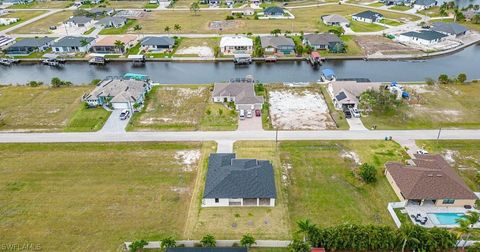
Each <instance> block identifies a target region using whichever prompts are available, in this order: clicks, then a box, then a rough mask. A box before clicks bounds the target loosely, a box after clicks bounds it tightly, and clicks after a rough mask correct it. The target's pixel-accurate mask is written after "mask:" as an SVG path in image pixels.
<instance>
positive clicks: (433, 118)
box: [362, 83, 480, 129]
mask: <svg viewBox="0 0 480 252" xmlns="http://www.w3.org/2000/svg"><path fill="white" fill-rule="evenodd" d="M479 87H480V84H474V83H472V84H458V85H453V84H452V85H438V86H427V85H411V86H407V89H408V90H409V91H410V93H411V97H412V100H411V102H410V103H411V104H409V105H406V106H404V107H403V108H401V109H399V110H398V111H396V113H393V114H385V115H369V116H365V117H362V121H363V123H364V124H365V126H366V127H367V128H371V127H372V126H373V125H377V129H438V128H478V127H480V109H479V108H478V106H477V102H476V97H477V96H478V95H479V94H480V89H479Z"/></svg>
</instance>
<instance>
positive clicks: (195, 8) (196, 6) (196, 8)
mask: <svg viewBox="0 0 480 252" xmlns="http://www.w3.org/2000/svg"><path fill="white" fill-rule="evenodd" d="M190 11H191V12H193V14H194V15H195V16H196V15H197V13H198V12H199V11H200V5H199V4H198V2H193V3H192V4H191V5H190Z"/></svg>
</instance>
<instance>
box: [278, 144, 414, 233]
mask: <svg viewBox="0 0 480 252" xmlns="http://www.w3.org/2000/svg"><path fill="white" fill-rule="evenodd" d="M279 149H280V153H279V155H280V159H281V172H282V186H283V188H284V190H286V191H287V198H288V210H289V213H290V220H291V224H292V228H294V227H296V224H295V223H296V222H297V221H298V220H300V219H305V218H308V219H310V220H311V221H313V222H314V223H317V224H319V225H321V226H327V225H337V224H339V223H343V222H350V223H363V224H387V225H388V224H392V225H393V222H392V220H391V217H390V215H389V214H388V211H387V208H386V206H387V203H388V202H391V201H396V200H397V197H396V196H395V193H394V192H393V190H392V189H391V187H390V185H389V184H388V182H387V180H386V178H385V176H384V175H383V171H384V166H383V165H384V163H385V162H386V161H401V160H403V159H404V158H405V156H406V154H405V152H404V151H403V150H402V148H401V147H400V146H399V145H398V144H396V143H395V142H386V141H385V142H384V141H284V142H281V143H280V147H279ZM360 163H369V164H372V165H375V167H377V171H378V172H377V178H378V181H377V182H376V183H375V184H373V185H368V184H364V183H363V182H362V181H361V180H360V179H359V178H358V177H357V176H356V175H355V170H356V169H357V167H358V166H359V164H360Z"/></svg>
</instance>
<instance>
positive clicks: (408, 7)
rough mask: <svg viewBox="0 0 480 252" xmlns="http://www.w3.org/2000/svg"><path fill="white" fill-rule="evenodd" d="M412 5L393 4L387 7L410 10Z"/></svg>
mask: <svg viewBox="0 0 480 252" xmlns="http://www.w3.org/2000/svg"><path fill="white" fill-rule="evenodd" d="M411 8H412V7H411V6H407V5H394V6H392V7H390V8H389V9H390V10H398V11H407V10H410V9H411Z"/></svg>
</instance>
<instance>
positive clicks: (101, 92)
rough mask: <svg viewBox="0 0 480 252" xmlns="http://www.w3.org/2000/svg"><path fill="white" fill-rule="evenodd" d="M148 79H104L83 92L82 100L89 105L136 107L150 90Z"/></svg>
mask: <svg viewBox="0 0 480 252" xmlns="http://www.w3.org/2000/svg"><path fill="white" fill-rule="evenodd" d="M151 88H152V87H151V84H150V82H148V81H140V80H134V79H128V80H125V79H105V80H103V81H101V82H100V83H99V84H98V85H97V86H96V87H95V89H94V90H93V91H92V92H90V93H88V94H85V95H84V96H83V97H82V100H83V101H84V102H86V103H87V104H88V105H89V106H104V105H106V106H111V107H112V108H113V109H130V110H132V111H133V109H134V108H138V107H139V106H142V105H143V102H144V100H145V95H146V94H147V93H148V92H149V91H150V90H151Z"/></svg>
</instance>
